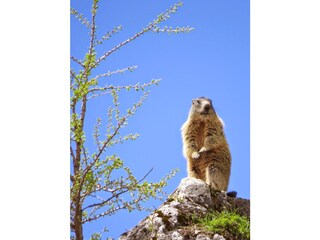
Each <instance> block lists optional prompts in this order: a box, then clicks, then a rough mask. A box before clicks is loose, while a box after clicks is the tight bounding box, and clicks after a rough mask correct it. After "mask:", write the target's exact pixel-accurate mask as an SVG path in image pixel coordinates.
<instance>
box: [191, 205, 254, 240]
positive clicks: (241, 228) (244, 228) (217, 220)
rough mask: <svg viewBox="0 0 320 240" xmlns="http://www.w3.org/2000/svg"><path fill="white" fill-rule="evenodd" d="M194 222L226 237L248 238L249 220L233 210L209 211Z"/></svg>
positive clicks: (239, 239)
mask: <svg viewBox="0 0 320 240" xmlns="http://www.w3.org/2000/svg"><path fill="white" fill-rule="evenodd" d="M196 223H198V224H200V225H201V226H202V227H204V228H205V229H207V230H209V231H210V232H213V233H218V234H221V235H223V236H225V237H226V238H228V239H235V240H248V239H250V221H249V220H248V219H247V218H246V217H244V216H240V215H239V214H238V213H236V212H235V211H222V212H221V213H219V212H211V213H209V214H207V215H206V216H205V217H203V218H198V219H196Z"/></svg>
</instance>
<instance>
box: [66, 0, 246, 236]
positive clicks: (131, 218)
mask: <svg viewBox="0 0 320 240" xmlns="http://www.w3.org/2000/svg"><path fill="white" fill-rule="evenodd" d="M174 3H176V1H171V0H170V1H142V0H136V1H129V0H117V1H101V2H100V7H99V9H98V17H97V25H98V33H100V36H101V35H102V34H104V33H106V32H107V31H110V30H111V29H112V28H113V27H114V26H118V25H122V26H123V30H122V31H121V32H119V33H118V34H116V35H114V36H113V37H112V38H111V39H110V40H109V41H105V43H104V44H103V47H99V48H98V49H97V51H98V55H99V54H102V53H104V52H106V51H107V50H110V49H111V48H112V47H114V46H115V45H116V44H118V43H120V42H122V41H124V40H126V39H127V38H128V37H130V36H132V35H133V34H135V33H136V32H138V31H140V30H141V29H142V28H143V27H145V26H146V25H147V24H148V23H149V22H151V21H152V20H153V19H154V18H156V16H157V15H158V14H160V13H162V12H164V11H165V10H166V9H167V8H169V6H171V5H173V4H174ZM91 4H92V3H91V1H72V2H71V6H72V7H73V8H75V9H77V10H78V11H79V12H82V13H84V15H85V16H86V17H87V18H88V19H90V15H89V10H90V6H91ZM249 13H250V9H249V0H245V1H243V0H241V1H239V0H225V1H212V0H203V1H184V5H183V7H182V8H179V10H178V12H177V13H176V14H174V15H172V16H171V18H170V19H169V20H168V21H166V22H164V23H162V26H165V25H169V26H172V27H175V26H191V27H194V28H195V30H193V31H192V32H190V33H188V34H178V35H175V34H171V35H168V34H164V33H162V34H156V33H147V34H145V35H143V36H142V37H140V38H138V39H137V40H135V41H133V42H131V43H129V44H128V45H126V46H125V47H123V48H122V49H121V50H120V51H117V52H115V53H113V54H112V55H111V56H110V57H109V58H108V59H107V61H104V62H103V63H102V64H101V65H100V68H99V73H104V72H107V71H108V70H110V71H112V70H116V69H121V68H125V67H128V66H135V65H137V66H138V69H137V70H135V71H134V72H132V73H125V74H121V75H118V76H115V77H112V78H106V79H105V80H104V81H106V83H108V84H114V85H126V84H134V83H136V82H140V83H143V82H148V81H150V80H151V79H155V78H161V79H162V81H161V83H160V85H159V86H155V87H152V88H151V89H150V90H151V94H150V95H149V97H148V98H147V100H146V101H145V103H144V105H143V106H142V108H140V109H139V110H138V112H137V114H136V115H135V116H133V117H132V118H131V119H130V120H129V125H128V128H127V129H125V130H124V131H123V132H122V133H123V134H125V133H129V132H132V133H139V134H140V137H139V138H138V139H137V140H136V141H134V142H126V143H125V144H123V145H119V146H116V147H115V148H114V151H115V152H116V153H117V154H118V155H119V156H120V157H121V158H122V159H123V160H124V161H125V163H126V165H128V166H130V167H131V168H132V170H133V172H134V174H135V176H137V177H138V178H139V177H142V176H143V175H144V174H145V173H146V172H147V171H148V170H149V169H150V168H153V171H152V172H151V174H150V175H149V178H148V179H149V180H151V181H158V180H160V179H161V178H162V177H163V176H164V175H166V174H167V173H169V172H170V171H171V169H173V168H179V169H180V172H179V173H178V174H177V175H176V176H175V177H174V178H173V179H172V180H170V182H169V185H168V187H167V188H166V191H167V192H168V193H170V192H172V191H173V190H174V189H175V188H176V187H177V186H178V185H179V183H180V180H181V179H182V178H184V177H186V176H187V172H186V160H185V159H184V158H183V156H182V141H181V134H180V127H181V125H182V124H183V123H184V122H185V120H186V119H187V116H188V111H189V108H190V104H191V100H192V99H193V98H195V97H199V96H206V97H209V98H211V99H212V101H213V105H214V107H215V109H216V111H217V112H218V114H219V115H220V116H221V118H222V119H223V120H224V122H225V125H226V127H225V132H226V137H227V140H228V142H229V145H230V148H231V154H232V169H231V179H230V184H229V190H235V191H237V192H238V196H239V197H241V198H250V149H249V147H250V146H249V145H250V144H249V143H250V76H249V72H250V48H249V47H250V25H249V23H250V14H249ZM88 40H89V35H88V33H87V29H86V28H85V27H84V26H83V25H81V24H80V23H79V22H78V21H77V20H76V19H75V18H74V17H72V18H71V55H73V56H75V57H78V58H82V57H83V56H84V54H85V52H86V51H87V49H88ZM72 66H73V63H72ZM96 73H98V72H96ZM138 97H139V94H136V93H130V92H129V93H125V94H121V96H120V102H121V106H122V107H123V109H126V108H128V107H129V106H131V104H132V102H133V101H135V100H137V99H138ZM108 100H109V99H108V98H102V99H101V100H96V101H92V102H91V103H90V104H89V106H88V109H89V110H88V119H87V122H86V129H87V131H92V126H93V124H94V123H95V120H96V118H97V116H100V117H103V116H105V115H104V114H105V113H106V110H107V107H108V106H109V102H108ZM90 136H91V133H90V132H89V133H88V136H87V139H88V138H90ZM90 141H91V140H90V139H88V142H90ZM147 205H148V206H155V207H158V206H159V202H155V201H150V202H149V203H148V204H147ZM147 214H148V213H146V212H134V213H128V212H126V211H122V212H120V213H118V214H117V215H115V216H112V217H106V218H103V219H101V220H99V221H98V222H97V223H95V225H93V224H87V225H86V226H85V237H86V239H89V236H90V234H91V233H92V232H95V231H100V230H101V228H102V227H105V226H106V227H107V228H108V229H109V233H108V236H110V237H114V238H118V237H119V235H120V234H121V233H123V232H124V231H125V230H126V229H130V228H132V227H133V226H135V225H136V224H137V223H138V222H139V221H140V220H142V219H143V218H144V217H145V216H146V215H147Z"/></svg>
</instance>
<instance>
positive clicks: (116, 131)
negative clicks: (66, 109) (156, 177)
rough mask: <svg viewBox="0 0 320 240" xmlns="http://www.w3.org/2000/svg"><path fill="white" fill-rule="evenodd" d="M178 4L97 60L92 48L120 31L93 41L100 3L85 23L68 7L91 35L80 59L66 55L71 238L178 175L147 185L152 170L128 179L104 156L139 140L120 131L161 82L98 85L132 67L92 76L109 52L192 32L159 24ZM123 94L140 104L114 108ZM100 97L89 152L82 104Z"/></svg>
mask: <svg viewBox="0 0 320 240" xmlns="http://www.w3.org/2000/svg"><path fill="white" fill-rule="evenodd" d="M181 6H182V2H178V3H177V4H174V5H173V6H172V7H170V8H169V9H168V10H167V11H166V12H164V13H162V14H160V15H159V16H158V17H157V18H156V19H155V20H153V21H152V22H151V23H149V24H148V25H147V26H146V27H145V28H143V29H142V30H141V31H139V32H137V33H136V34H134V35H133V36H132V37H130V38H128V39H126V40H125V41H123V42H121V43H120V44H118V45H116V46H115V47H113V48H112V49H110V50H109V51H106V52H105V53H104V54H102V55H101V56H98V54H97V52H96V47H97V46H98V45H102V44H103V43H104V41H105V40H108V39H110V38H111V37H112V36H113V35H114V34H115V33H117V32H119V31H121V30H122V27H121V26H118V27H115V28H114V29H112V30H111V31H110V32H107V33H106V34H105V35H103V36H102V37H101V38H98V32H97V24H96V16H97V10H98V7H99V0H93V4H92V8H91V20H90V21H89V20H88V19H87V18H86V17H85V16H84V15H83V14H81V13H79V12H78V11H77V10H76V9H74V8H71V14H72V15H74V16H75V17H76V18H77V19H78V20H79V21H80V22H81V23H82V24H83V25H84V26H85V27H87V28H88V29H89V35H90V42H89V48H88V51H87V53H86V55H85V56H84V58H83V59H78V58H76V57H74V56H71V60H72V61H71V69H70V92H71V95H70V96H71V99H70V100H71V101H70V110H71V118H70V119H71V123H70V132H71V137H70V155H71V166H72V167H71V174H70V180H71V183H70V185H71V186H70V212H71V214H70V217H71V220H70V225H71V226H70V227H71V238H72V239H74V238H75V239H77V240H81V239H83V225H84V224H85V223H88V222H93V221H96V220H98V219H100V218H102V217H105V216H110V215H113V214H115V213H116V212H118V211H119V210H121V209H127V210H128V211H129V212H130V211H133V210H139V211H141V210H145V209H146V208H145V207H144V206H143V203H144V202H146V201H147V200H148V199H150V198H155V199H161V197H162V196H164V194H165V193H164V192H163V187H165V186H166V185H167V181H168V180H169V179H170V178H171V177H173V176H174V175H175V173H176V171H177V170H172V171H171V172H170V173H169V174H168V175H167V176H165V177H164V178H163V179H161V180H160V181H159V182H149V181H147V180H146V177H147V176H148V175H149V173H150V172H151V171H152V169H151V170H150V171H149V172H147V173H146V174H145V176H143V177H142V178H140V179H138V178H136V177H135V176H134V175H133V173H132V171H131V169H130V168H128V167H126V166H125V164H124V161H123V160H122V159H120V157H118V156H117V155H116V154H110V152H108V150H109V149H110V148H111V147H113V146H114V145H116V144H119V143H122V142H124V141H127V140H135V139H136V138H137V137H138V134H128V135H125V136H121V135H120V130H121V129H122V128H124V127H126V126H127V123H128V119H129V118H130V117H131V116H133V115H134V114H135V113H136V111H137V110H138V109H139V108H140V107H141V106H142V104H143V101H144V100H145V98H146V97H147V96H148V94H149V91H147V90H146V89H147V88H149V87H151V86H153V85H158V84H159V81H160V80H159V79H154V80H151V81H150V82H148V83H144V84H139V83H137V84H135V85H125V86H113V85H111V84H106V85H103V84H102V83H101V81H100V80H101V79H103V78H107V77H111V76H112V75H114V74H118V73H123V72H126V71H129V72H131V71H134V70H135V69H136V68H137V67H136V66H131V67H127V68H124V69H118V70H115V71H108V72H103V73H100V74H93V72H95V73H96V72H98V71H99V66H100V65H101V64H102V63H103V61H104V60H106V59H107V58H108V57H109V56H110V55H111V54H113V53H115V52H116V51H117V50H119V49H121V48H122V47H123V46H125V45H127V44H128V43H130V42H132V41H134V40H136V39H137V38H139V37H141V36H142V35H144V34H146V33H147V32H156V33H181V32H189V31H191V30H192V28H190V27H177V28H172V27H167V26H164V27H160V26H159V24H160V23H162V22H164V21H166V20H167V19H168V18H169V17H170V16H171V14H173V13H175V12H176V11H177V10H178V8H179V7H181ZM104 83H105V81H104ZM124 90H127V91H130V90H136V91H140V92H142V96H141V98H140V100H139V101H138V102H136V103H133V105H132V107H131V108H129V109H127V111H126V112H123V111H121V110H120V108H119V93H120V92H121V91H124ZM102 95H110V96H112V99H113V101H112V102H109V103H107V104H106V109H107V116H105V118H100V117H99V118H98V119H97V122H96V125H95V126H94V130H93V132H92V135H93V139H94V142H95V146H96V149H95V150H94V151H92V150H90V149H89V148H88V146H87V141H86V139H87V138H88V136H89V133H88V131H85V128H84V126H85V125H84V124H85V120H86V117H87V106H88V101H94V100H95V99H96V98H99V97H101V96H102ZM104 121H106V133H105V137H101V134H100V132H101V129H102V125H103V122H104ZM119 171H121V174H118V175H119V176H120V177H115V176H114V175H113V173H114V172H119ZM99 238H101V235H100V234H99V233H95V234H93V235H92V239H99Z"/></svg>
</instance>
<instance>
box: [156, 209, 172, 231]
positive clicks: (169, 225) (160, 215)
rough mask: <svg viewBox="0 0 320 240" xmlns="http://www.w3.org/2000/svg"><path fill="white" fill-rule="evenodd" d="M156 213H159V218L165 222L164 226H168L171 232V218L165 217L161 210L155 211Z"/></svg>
mask: <svg viewBox="0 0 320 240" xmlns="http://www.w3.org/2000/svg"><path fill="white" fill-rule="evenodd" d="M155 213H157V214H158V216H159V217H161V219H162V222H163V223H164V225H165V226H166V229H167V230H169V231H170V230H171V229H172V226H171V223H170V221H169V219H170V216H167V215H165V214H164V213H163V212H162V211H160V210H157V211H155Z"/></svg>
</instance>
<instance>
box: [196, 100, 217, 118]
mask: <svg viewBox="0 0 320 240" xmlns="http://www.w3.org/2000/svg"><path fill="white" fill-rule="evenodd" d="M191 112H192V113H193V114H200V115H216V112H215V110H214V108H213V106H212V101H211V99H209V98H206V97H199V98H195V99H192V107H191Z"/></svg>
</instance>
